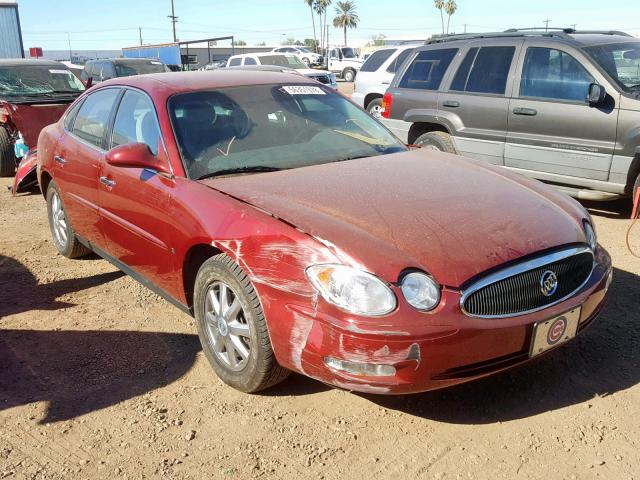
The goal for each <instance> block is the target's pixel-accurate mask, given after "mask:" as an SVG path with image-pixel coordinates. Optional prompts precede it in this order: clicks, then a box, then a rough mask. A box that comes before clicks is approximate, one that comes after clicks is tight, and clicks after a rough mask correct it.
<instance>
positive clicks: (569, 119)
mask: <svg viewBox="0 0 640 480" xmlns="http://www.w3.org/2000/svg"><path fill="white" fill-rule="evenodd" d="M522 57H523V58H522V60H521V62H520V63H521V67H520V71H521V74H520V75H519V78H518V81H517V86H516V88H515V89H514V90H515V91H514V98H513V100H512V102H511V106H510V111H509V135H508V140H507V145H506V149H505V164H506V165H507V166H509V167H516V168H521V169H526V170H529V171H532V172H538V173H543V176H542V177H541V178H543V177H544V178H548V179H553V175H561V176H569V177H581V178H587V179H592V180H608V177H609V169H610V167H611V160H612V158H613V151H614V147H615V140H616V126H617V117H618V110H617V109H616V108H615V104H616V103H617V100H616V99H615V98H613V97H610V98H609V100H610V101H609V102H608V103H607V104H605V105H604V106H599V107H592V106H590V105H589V104H588V103H587V93H588V91H589V85H590V84H591V83H592V82H597V83H600V84H603V85H605V88H606V89H607V92H608V93H609V94H610V95H614V96H616V97H617V95H616V93H615V90H614V89H613V88H612V87H611V86H609V85H608V84H607V81H606V80H605V79H604V78H603V77H602V75H601V74H600V73H599V72H598V71H597V70H596V69H595V68H593V67H592V66H591V64H590V62H589V61H588V60H587V59H586V58H585V57H584V55H583V54H582V53H581V52H580V51H579V50H574V49H569V48H565V47H564V46H562V45H556V44H554V45H552V46H551V45H549V44H548V43H544V42H541V41H539V40H531V41H529V43H528V44H527V48H526V51H525V52H524V55H523V56H522ZM545 173H546V174H551V175H552V177H545V176H544V174H545ZM533 175H534V176H539V175H536V173H533Z"/></svg>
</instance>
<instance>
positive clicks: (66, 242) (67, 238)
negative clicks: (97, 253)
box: [47, 180, 91, 258]
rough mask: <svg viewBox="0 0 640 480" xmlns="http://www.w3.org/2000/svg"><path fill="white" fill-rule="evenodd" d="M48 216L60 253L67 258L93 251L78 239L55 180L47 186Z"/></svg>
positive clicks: (52, 234)
mask: <svg viewBox="0 0 640 480" xmlns="http://www.w3.org/2000/svg"><path fill="white" fill-rule="evenodd" d="M47 216H48V217H49V228H50V229H51V236H52V237H53V245H54V247H56V250H58V252H59V253H61V254H62V255H64V256H65V257H67V258H78V257H83V256H85V255H87V254H89V253H91V250H89V249H88V248H87V247H85V246H84V245H83V244H81V243H80V242H79V241H78V239H77V237H76V233H75V231H74V230H73V227H72V226H71V222H69V219H68V218H67V213H66V210H65V208H64V203H63V202H62V196H61V195H60V190H58V187H57V185H56V184H55V182H54V181H53V180H52V181H51V182H49V187H48V188H47Z"/></svg>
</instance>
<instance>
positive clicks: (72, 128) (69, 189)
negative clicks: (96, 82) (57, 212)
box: [53, 88, 120, 245]
mask: <svg viewBox="0 0 640 480" xmlns="http://www.w3.org/2000/svg"><path fill="white" fill-rule="evenodd" d="M119 94H120V89H119V88H104V89H99V90H96V91H94V92H93V93H91V94H90V95H88V96H87V97H86V99H85V100H84V102H83V103H82V105H81V106H80V108H79V110H78V112H77V114H76V115H75V118H74V119H73V122H69V123H66V125H65V127H66V128H68V129H69V130H67V131H65V133H64V134H63V135H62V136H61V137H60V140H59V142H58V144H57V146H56V151H55V155H54V158H55V162H54V163H55V170H54V172H53V178H54V180H55V182H56V183H57V184H58V187H59V188H60V191H61V193H62V198H63V201H64V203H65V208H66V211H67V216H68V218H69V221H70V222H71V225H73V228H74V230H75V231H76V232H77V233H78V235H80V236H81V237H84V238H85V239H87V240H89V241H90V242H92V243H96V244H98V245H101V244H102V241H101V238H100V231H99V227H98V221H99V217H98V185H99V183H98V177H99V175H98V173H99V166H100V162H101V161H102V158H103V156H104V153H105V150H104V141H105V136H106V131H107V129H108V125H109V120H110V117H111V114H112V111H113V107H114V103H115V101H116V99H117V97H118V95H119Z"/></svg>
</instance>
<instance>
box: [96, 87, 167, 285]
mask: <svg viewBox="0 0 640 480" xmlns="http://www.w3.org/2000/svg"><path fill="white" fill-rule="evenodd" d="M128 143H145V144H146V145H147V146H148V147H149V149H150V150H151V151H152V152H153V153H154V154H156V155H159V156H162V157H163V158H165V159H166V158H167V157H166V152H165V151H164V147H163V142H162V141H161V135H160V128H159V126H158V119H157V117H156V112H155V109H154V107H153V104H152V103H151V100H150V99H149V98H148V97H147V96H146V95H145V94H143V93H141V92H139V91H135V90H126V92H125V94H124V96H123V97H122V100H121V102H120V105H119V106H118V111H117V113H116V116H115V121H114V125H113V133H112V137H111V139H110V142H109V147H110V148H114V147H117V146H119V145H125V144H128ZM173 186H174V181H173V180H172V179H169V178H166V177H163V176H161V175H159V174H157V173H156V172H153V171H150V170H146V169H141V168H123V167H114V166H111V165H109V164H107V163H106V162H105V161H103V162H101V171H100V195H99V202H100V216H101V218H102V219H101V227H102V234H103V236H104V239H105V242H106V244H107V245H108V250H107V253H109V254H110V255H111V256H113V257H114V258H115V259H116V260H118V261H120V262H122V263H123V264H125V265H126V266H128V267H129V268H131V269H132V270H134V271H135V272H136V273H138V274H140V275H142V276H143V277H145V278H146V279H147V280H149V281H151V282H152V283H153V284H154V285H156V286H161V287H163V288H165V289H167V284H169V283H171V282H173V280H174V279H173V278H170V276H171V271H172V268H171V267H172V265H173V255H172V248H171V245H170V240H169V239H170V236H171V229H170V222H169V221H168V218H169V215H171V212H170V194H171V190H172V189H173Z"/></svg>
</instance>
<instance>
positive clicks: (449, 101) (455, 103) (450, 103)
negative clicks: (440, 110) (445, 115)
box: [442, 100, 460, 108]
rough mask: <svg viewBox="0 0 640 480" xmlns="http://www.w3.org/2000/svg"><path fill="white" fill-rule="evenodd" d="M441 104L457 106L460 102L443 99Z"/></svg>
mask: <svg viewBox="0 0 640 480" xmlns="http://www.w3.org/2000/svg"><path fill="white" fill-rule="evenodd" d="M442 106H443V107H451V108H458V107H459V106H460V102H456V101H455V100H445V101H444V102H442Z"/></svg>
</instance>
